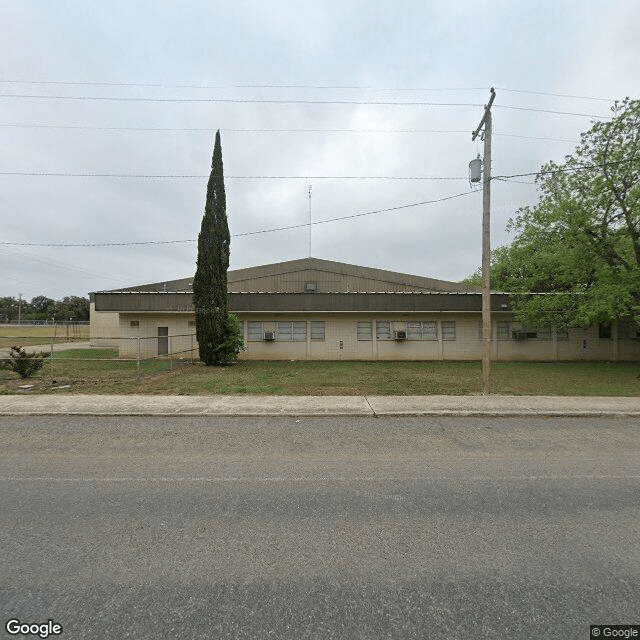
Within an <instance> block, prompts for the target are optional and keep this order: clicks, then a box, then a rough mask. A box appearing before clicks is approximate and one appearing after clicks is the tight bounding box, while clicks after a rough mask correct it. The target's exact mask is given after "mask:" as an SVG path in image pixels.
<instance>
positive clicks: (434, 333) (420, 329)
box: [407, 320, 438, 340]
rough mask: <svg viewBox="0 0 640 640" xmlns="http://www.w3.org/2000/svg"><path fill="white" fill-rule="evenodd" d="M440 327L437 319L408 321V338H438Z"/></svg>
mask: <svg viewBox="0 0 640 640" xmlns="http://www.w3.org/2000/svg"><path fill="white" fill-rule="evenodd" d="M437 339H438V328H437V324H436V321H435V320H425V321H423V322H407V340H437Z"/></svg>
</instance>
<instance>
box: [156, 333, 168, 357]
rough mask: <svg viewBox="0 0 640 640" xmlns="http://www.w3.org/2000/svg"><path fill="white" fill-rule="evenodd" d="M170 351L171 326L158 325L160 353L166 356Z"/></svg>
mask: <svg viewBox="0 0 640 640" xmlns="http://www.w3.org/2000/svg"><path fill="white" fill-rule="evenodd" d="M168 353H169V327H158V355H159V356H166V355H168Z"/></svg>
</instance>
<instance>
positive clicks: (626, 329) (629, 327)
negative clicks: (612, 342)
mask: <svg viewBox="0 0 640 640" xmlns="http://www.w3.org/2000/svg"><path fill="white" fill-rule="evenodd" d="M636 338H640V326H639V325H637V324H635V322H632V321H631V320H619V321H618V340H633V339H636Z"/></svg>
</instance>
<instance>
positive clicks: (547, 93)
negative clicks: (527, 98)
mask: <svg viewBox="0 0 640 640" xmlns="http://www.w3.org/2000/svg"><path fill="white" fill-rule="evenodd" d="M496 89H498V90H499V91H508V92H509V93H528V94H533V95H537V96H553V97H554V98H571V99H574V100H596V101H598V102H615V100H614V99H613V98H596V97H594V96H576V95H571V94H567V93H552V92H550V91H532V90H530V89H505V88H504V87H496Z"/></svg>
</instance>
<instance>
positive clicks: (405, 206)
mask: <svg viewBox="0 0 640 640" xmlns="http://www.w3.org/2000/svg"><path fill="white" fill-rule="evenodd" d="M472 193H479V192H478V191H464V192H462V193H457V194H455V195H452V196H445V197H444V198H436V199H435V200H423V201H422V202H412V203H410V204H402V205H398V206H396V207H388V208H386V209H376V210H375V211H366V212H364V213H353V214H351V215H347V216H338V217H337V218H329V219H326V220H314V221H313V222H312V223H311V224H312V225H319V224H326V223H328V222H338V221H339V220H349V219H352V218H361V217H364V216H371V215H374V214H376V213H388V212H391V211H400V210H402V209H410V208H412V207H420V206H423V205H427V204H436V203H438V202H446V201H447V200H454V199H455V198H462V197H463V196H468V195H470V194H472ZM308 226H309V223H308V222H307V223H303V224H294V225H289V226H286V227H276V228H273V229H261V230H259V231H247V232H246V233H235V234H232V235H231V237H232V238H241V237H245V236H254V235H258V234H261V233H273V232H274V231H285V230H288V229H300V228H303V227H308ZM187 242H197V239H193V238H190V239H188V240H146V241H141V242H85V243H40V242H8V241H4V240H3V241H0V245H5V246H6V245H10V246H20V247H129V246H140V245H162V244H184V243H187Z"/></svg>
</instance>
